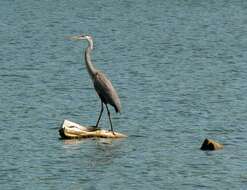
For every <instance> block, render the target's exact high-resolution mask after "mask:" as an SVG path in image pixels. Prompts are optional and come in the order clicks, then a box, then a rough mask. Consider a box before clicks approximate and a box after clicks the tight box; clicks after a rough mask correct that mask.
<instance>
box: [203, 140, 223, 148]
mask: <svg viewBox="0 0 247 190" xmlns="http://www.w3.org/2000/svg"><path fill="white" fill-rule="evenodd" d="M222 148H223V145H222V144H220V143H218V142H216V141H214V140H211V139H205V140H204V142H203V143H202V146H201V150H219V149H222Z"/></svg>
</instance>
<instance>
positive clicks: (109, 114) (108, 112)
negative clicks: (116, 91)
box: [105, 104, 115, 135]
mask: <svg viewBox="0 0 247 190" xmlns="http://www.w3.org/2000/svg"><path fill="white" fill-rule="evenodd" d="M105 106H106V109H107V114H108V117H109V120H110V124H111V131H112V133H113V134H114V131H113V127H112V122H111V113H110V111H109V109H108V106H107V104H105ZM114 135H115V134H114Z"/></svg>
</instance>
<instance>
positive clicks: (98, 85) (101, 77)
mask: <svg viewBox="0 0 247 190" xmlns="http://www.w3.org/2000/svg"><path fill="white" fill-rule="evenodd" d="M72 39H79V40H87V42H88V47H87V48H86V50H85V64H86V68H87V71H88V73H89V75H90V77H91V79H92V81H93V85H94V88H95V90H96V92H97V94H98V96H99V97H100V99H101V111H100V115H99V118H98V120H97V123H96V127H98V124H99V121H100V118H101V115H102V113H103V110H104V106H103V104H105V106H106V109H107V113H108V116H109V120H110V124H111V130H112V132H113V127H112V122H111V117H110V111H109V109H108V106H107V104H110V105H111V106H113V107H114V108H115V111H116V112H120V111H121V103H120V99H119V96H118V94H117V92H116V90H115V88H114V87H113V85H112V83H111V81H110V80H109V79H108V78H107V77H106V76H105V74H104V73H103V72H102V71H100V70H98V69H95V67H94V66H93V64H92V61H91V52H92V50H93V39H92V37H91V36H88V35H81V36H76V37H73V38H72Z"/></svg>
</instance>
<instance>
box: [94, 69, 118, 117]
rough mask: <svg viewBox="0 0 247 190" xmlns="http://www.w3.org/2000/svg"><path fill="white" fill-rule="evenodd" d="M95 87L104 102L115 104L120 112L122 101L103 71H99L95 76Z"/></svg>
mask: <svg viewBox="0 0 247 190" xmlns="http://www.w3.org/2000/svg"><path fill="white" fill-rule="evenodd" d="M94 88H95V90H96V92H97V93H98V95H99V97H100V98H101V100H102V101H103V102H104V103H109V104H110V105H112V106H114V108H115V110H116V112H120V110H121V103H120V99H119V97H118V94H117V92H116V90H115V88H114V87H113V86H112V83H111V81H110V80H109V79H107V77H106V76H105V75H104V74H103V73H102V72H97V73H96V75H95V78H94Z"/></svg>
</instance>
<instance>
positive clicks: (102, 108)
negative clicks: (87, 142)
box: [96, 101, 104, 127]
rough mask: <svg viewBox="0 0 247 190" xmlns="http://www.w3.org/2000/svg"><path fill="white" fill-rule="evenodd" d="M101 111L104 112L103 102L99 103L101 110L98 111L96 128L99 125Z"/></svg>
mask: <svg viewBox="0 0 247 190" xmlns="http://www.w3.org/2000/svg"><path fill="white" fill-rule="evenodd" d="M103 111H104V105H103V102H102V101H101V110H100V114H99V118H98V121H97V123H96V127H98V125H99V121H100V118H101V116H102V113H103Z"/></svg>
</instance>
